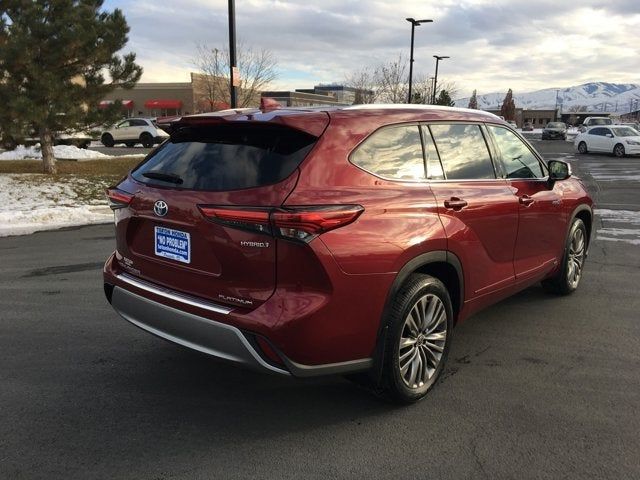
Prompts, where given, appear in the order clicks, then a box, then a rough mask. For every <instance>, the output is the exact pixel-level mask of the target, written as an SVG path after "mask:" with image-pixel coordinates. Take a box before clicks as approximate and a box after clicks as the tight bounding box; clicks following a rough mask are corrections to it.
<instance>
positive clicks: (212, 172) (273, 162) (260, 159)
mask: <svg viewBox="0 0 640 480" xmlns="http://www.w3.org/2000/svg"><path fill="white" fill-rule="evenodd" d="M316 140H317V138H316V137H314V136H312V135H309V134H307V133H304V132H301V131H298V130H294V129H291V128H287V127H283V126H280V125H268V124H259V125H256V124H227V125H210V126H197V127H184V128H181V129H179V130H178V131H176V132H174V133H173V134H172V135H171V138H170V139H169V140H168V141H167V142H165V143H164V144H163V145H162V146H161V147H159V148H158V149H157V150H156V151H155V152H153V153H152V154H151V155H150V156H149V157H148V158H147V160H146V161H145V162H144V163H143V164H142V165H140V166H139V167H138V168H137V169H135V170H134V171H133V172H132V176H133V178H135V179H136V180H137V181H139V182H143V183H147V184H151V185H162V186H171V187H175V188H183V189H189V190H207V191H226V190H238V189H243V188H253V187H261V186H263V185H269V184H273V183H278V182H280V181H282V180H284V179H285V178H287V177H288V176H289V175H291V174H292V173H293V171H294V170H295V169H296V168H297V167H298V165H300V163H301V162H302V160H304V158H305V156H306V155H307V153H309V151H310V150H311V148H313V145H314V144H315V141H316Z"/></svg>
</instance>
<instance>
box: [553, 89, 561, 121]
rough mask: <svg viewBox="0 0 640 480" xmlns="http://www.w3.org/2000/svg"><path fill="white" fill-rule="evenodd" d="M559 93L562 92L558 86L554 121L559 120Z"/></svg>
mask: <svg viewBox="0 0 640 480" xmlns="http://www.w3.org/2000/svg"><path fill="white" fill-rule="evenodd" d="M558 93H560V90H559V89H557V88H556V109H555V111H554V112H553V117H554V118H553V121H554V122H557V121H558Z"/></svg>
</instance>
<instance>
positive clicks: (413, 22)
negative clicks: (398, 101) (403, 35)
mask: <svg viewBox="0 0 640 480" xmlns="http://www.w3.org/2000/svg"><path fill="white" fill-rule="evenodd" d="M405 20H406V21H407V22H409V23H411V53H410V55H409V96H408V98H407V103H411V100H412V98H411V86H412V82H413V37H414V32H415V29H416V27H419V26H420V24H422V23H431V22H433V20H416V19H414V18H406V19H405Z"/></svg>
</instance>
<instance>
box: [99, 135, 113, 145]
mask: <svg viewBox="0 0 640 480" xmlns="http://www.w3.org/2000/svg"><path fill="white" fill-rule="evenodd" d="M100 141H101V142H102V144H103V145H104V146H105V147H113V145H114V141H113V137H112V136H111V134H110V133H104V134H103V135H102V137H101V138H100Z"/></svg>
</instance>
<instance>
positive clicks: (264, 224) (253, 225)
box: [198, 205, 271, 233]
mask: <svg viewBox="0 0 640 480" xmlns="http://www.w3.org/2000/svg"><path fill="white" fill-rule="evenodd" d="M198 208H199V209H200V211H201V212H202V214H203V215H204V216H205V217H207V218H208V219H209V220H213V221H216V222H218V223H222V224H224V225H228V226H230V227H236V228H243V229H248V230H254V231H256V232H263V233H271V228H270V225H269V210H267V209H264V208H250V207H246V208H242V209H239V208H229V207H206V206H200V205H199V206H198Z"/></svg>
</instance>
